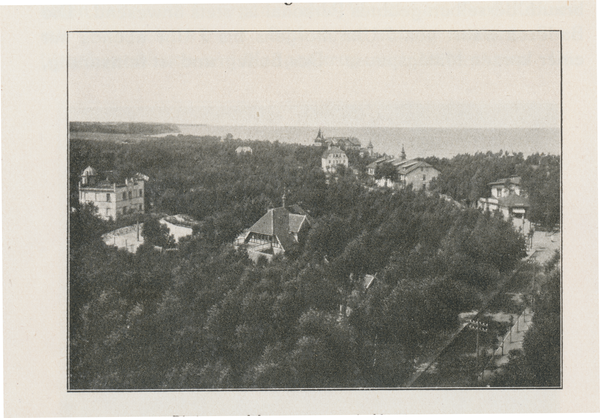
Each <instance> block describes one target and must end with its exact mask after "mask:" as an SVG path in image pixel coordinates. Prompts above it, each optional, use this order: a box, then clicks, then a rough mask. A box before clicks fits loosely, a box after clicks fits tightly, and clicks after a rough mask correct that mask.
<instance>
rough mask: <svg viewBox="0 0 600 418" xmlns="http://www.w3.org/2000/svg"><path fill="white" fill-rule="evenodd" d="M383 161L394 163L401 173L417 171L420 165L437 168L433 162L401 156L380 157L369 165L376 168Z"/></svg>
mask: <svg viewBox="0 0 600 418" xmlns="http://www.w3.org/2000/svg"><path fill="white" fill-rule="evenodd" d="M382 163H390V164H392V165H393V166H394V167H396V170H398V173H400V174H408V173H410V172H412V171H415V170H416V169H417V168H419V167H431V168H433V169H434V170H435V167H433V166H432V165H431V164H428V163H426V162H425V161H421V160H415V159H413V160H402V159H400V158H379V159H377V160H375V161H373V162H372V163H371V164H369V165H368V166H367V167H369V168H375V167H377V166H378V165H379V164H382Z"/></svg>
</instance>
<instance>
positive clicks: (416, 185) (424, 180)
mask: <svg viewBox="0 0 600 418" xmlns="http://www.w3.org/2000/svg"><path fill="white" fill-rule="evenodd" d="M402 153H403V154H402V155H403V156H404V158H402V157H400V158H389V157H382V158H379V159H377V160H375V161H373V162H372V163H371V164H369V165H368V166H367V174H369V175H370V176H371V177H373V179H374V180H375V182H376V183H377V185H378V186H380V187H400V188H405V187H408V186H409V185H412V187H413V189H415V190H421V189H428V188H429V185H430V184H431V182H432V181H433V180H434V179H436V178H437V177H438V176H439V174H440V172H439V171H438V170H437V169H436V168H434V167H433V166H432V165H431V164H428V163H426V162H425V161H421V160H418V159H412V160H407V159H406V154H404V147H402ZM389 166H393V167H394V168H395V170H396V172H395V173H383V174H384V175H380V174H381V168H382V167H389Z"/></svg>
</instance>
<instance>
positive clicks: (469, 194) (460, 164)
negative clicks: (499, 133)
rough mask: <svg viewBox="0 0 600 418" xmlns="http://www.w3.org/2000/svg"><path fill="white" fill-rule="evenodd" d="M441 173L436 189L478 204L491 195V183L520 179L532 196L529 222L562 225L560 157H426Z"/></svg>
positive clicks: (507, 155)
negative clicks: (481, 199) (507, 179)
mask: <svg viewBox="0 0 600 418" xmlns="http://www.w3.org/2000/svg"><path fill="white" fill-rule="evenodd" d="M425 161H427V162H428V163H429V164H431V165H433V166H434V167H435V168H437V169H438V170H440V176H439V177H438V179H437V183H436V184H435V185H434V188H435V189H436V190H438V191H439V192H440V193H444V194H448V195H450V196H452V197H453V198H454V199H456V200H458V201H461V202H465V203H466V204H468V205H471V206H473V205H475V204H476V202H477V199H478V198H480V197H487V196H489V195H490V190H489V186H488V183H490V182H493V181H497V180H499V179H501V178H507V177H510V176H520V177H521V181H522V186H523V189H524V190H526V191H527V192H528V194H529V201H530V204H531V208H530V211H529V215H528V217H529V220H530V221H532V222H536V223H539V224H541V225H543V226H544V227H552V226H554V225H555V224H557V223H560V157H559V156H556V155H545V154H533V155H530V156H528V157H527V158H525V157H524V156H523V154H522V153H518V154H509V153H508V152H505V153H502V152H499V153H492V152H488V153H485V154H484V153H477V154H475V155H469V154H461V155H457V156H455V157H453V158H451V159H447V158H443V159H439V158H435V157H429V158H426V159H425Z"/></svg>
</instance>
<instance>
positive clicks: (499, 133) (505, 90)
mask: <svg viewBox="0 0 600 418" xmlns="http://www.w3.org/2000/svg"><path fill="white" fill-rule="evenodd" d="M67 52H68V106H69V108H68V117H69V143H68V147H69V211H70V216H69V278H68V279H69V298H68V303H69V310H68V314H69V341H68V344H69V347H68V349H69V351H68V353H69V363H68V367H69V370H68V385H69V389H70V390H120V389H128V390H146V389H153V390H161V389H198V390H207V389H210V390H215V389H320V388H354V389H359V388H402V389H411V388H482V387H485V388H488V387H511V388H515V387H519V388H522V387H528V388H531V387H534V388H560V387H561V303H560V301H561V121H562V119H561V32H560V31H553V30H540V31H485V30H483V31H443V30H440V31H400V30H399V31H376V30H375V31H205V32H202V31H191V32H152V31H138V32H136V31H133V32H119V31H116V32H112V31H107V32H102V31H100V32H94V31H90V32H88V31H83V32H77V31H74V32H70V33H69V34H68V51H67Z"/></svg>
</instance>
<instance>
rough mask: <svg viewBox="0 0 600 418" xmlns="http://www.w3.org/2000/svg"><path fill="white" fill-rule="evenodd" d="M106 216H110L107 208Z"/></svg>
mask: <svg viewBox="0 0 600 418" xmlns="http://www.w3.org/2000/svg"><path fill="white" fill-rule="evenodd" d="M109 196H110V195H109ZM106 216H108V208H106Z"/></svg>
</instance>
